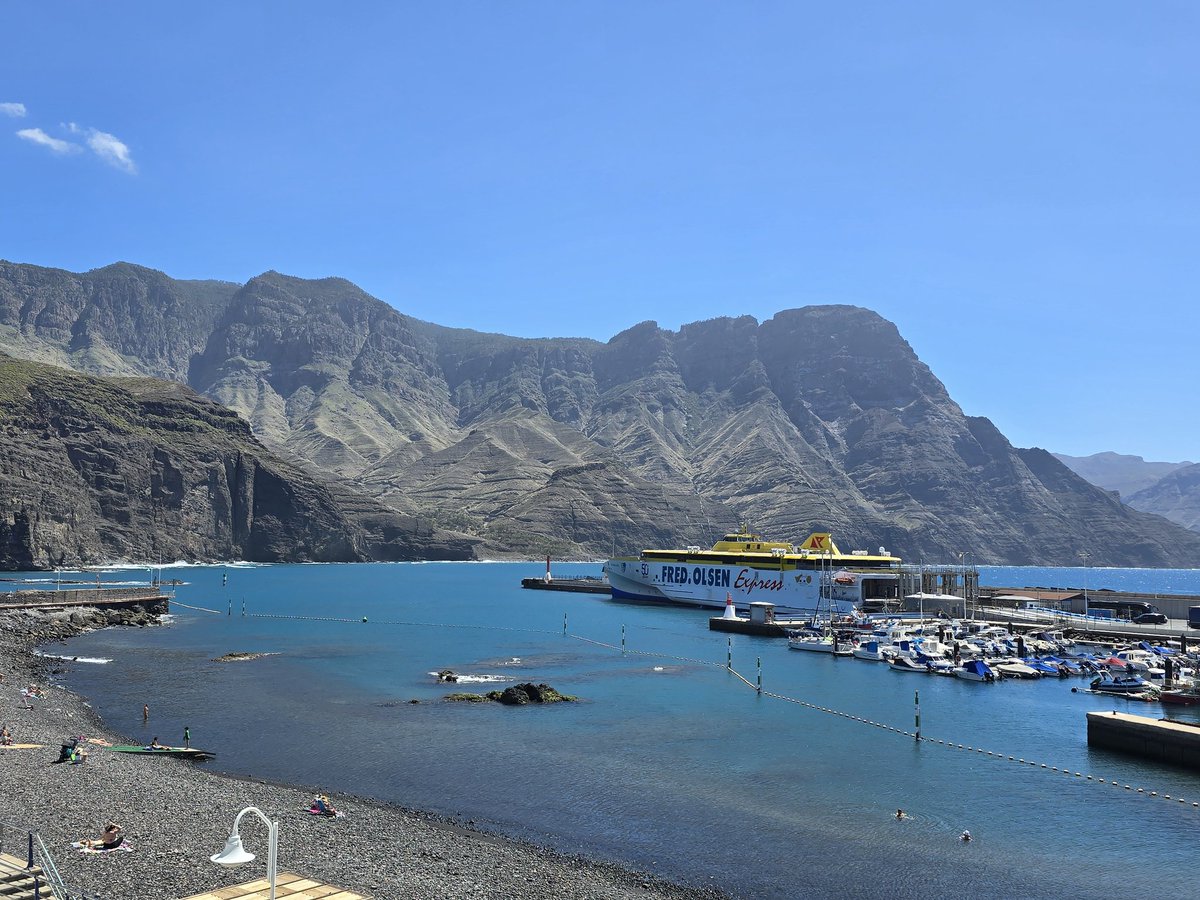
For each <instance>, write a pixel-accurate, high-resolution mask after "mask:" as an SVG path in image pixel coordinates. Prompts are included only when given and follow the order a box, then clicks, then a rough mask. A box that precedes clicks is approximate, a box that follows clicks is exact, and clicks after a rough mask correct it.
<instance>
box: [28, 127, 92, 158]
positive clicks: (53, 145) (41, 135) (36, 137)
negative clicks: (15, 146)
mask: <svg viewBox="0 0 1200 900" xmlns="http://www.w3.org/2000/svg"><path fill="white" fill-rule="evenodd" d="M17 137H19V138H20V139H21V140H23V141H29V142H30V143H31V144H41V145H42V146H43V147H45V148H46V149H48V150H49V151H50V152H51V153H57V154H59V155H60V156H65V155H66V154H68V153H77V152H78V151H79V149H80V147H79V145H78V144H72V143H71V142H70V141H61V140H59V139H58V138H54V137H50V135H48V134H46V132H44V131H42V129H40V128H22V129H21V130H20V131H18V132H17Z"/></svg>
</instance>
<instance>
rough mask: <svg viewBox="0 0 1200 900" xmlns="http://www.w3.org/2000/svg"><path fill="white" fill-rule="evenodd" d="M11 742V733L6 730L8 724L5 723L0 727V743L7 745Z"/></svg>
mask: <svg viewBox="0 0 1200 900" xmlns="http://www.w3.org/2000/svg"><path fill="white" fill-rule="evenodd" d="M12 742H13V740H12V735H11V734H10V733H9V731H8V725H7V724H5V725H4V727H3V728H0V744H4V745H6V746H7V745H8V744H11V743H12Z"/></svg>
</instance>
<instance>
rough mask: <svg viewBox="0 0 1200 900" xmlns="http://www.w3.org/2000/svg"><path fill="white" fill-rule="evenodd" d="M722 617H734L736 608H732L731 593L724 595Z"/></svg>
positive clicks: (735, 616)
mask: <svg viewBox="0 0 1200 900" xmlns="http://www.w3.org/2000/svg"><path fill="white" fill-rule="evenodd" d="M721 618H722V619H736V618H737V610H735V609H734V608H733V594H729V593H727V594H726V595H725V612H724V614H722V616H721Z"/></svg>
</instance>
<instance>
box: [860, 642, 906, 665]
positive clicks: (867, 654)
mask: <svg viewBox="0 0 1200 900" xmlns="http://www.w3.org/2000/svg"><path fill="white" fill-rule="evenodd" d="M851 655H852V656H853V657H854V658H855V659H866V660H870V661H871V662H887V661H888V660H889V659H891V658H892V657H893V656H895V655H896V648H895V647H889V646H886V645H884V644H880V643H879V641H864V642H863V643H861V644H859V645H858V646H857V647H855V648H854V650H853V651H852V652H851Z"/></svg>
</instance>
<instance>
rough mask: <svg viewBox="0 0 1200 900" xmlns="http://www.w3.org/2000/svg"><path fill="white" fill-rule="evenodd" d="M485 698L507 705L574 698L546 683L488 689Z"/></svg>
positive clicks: (554, 701)
mask: <svg viewBox="0 0 1200 900" xmlns="http://www.w3.org/2000/svg"><path fill="white" fill-rule="evenodd" d="M486 696H487V699H489V700H495V701H496V702H497V703H504V704H506V705H508V706H524V705H525V704H527V703H564V702H571V701H573V700H575V699H576V698H575V697H570V696H568V695H566V694H560V693H559V692H558V691H556V690H555V689H554V688H552V687H550V685H548V684H531V683H528V682H527V683H525V684H514V685H510V686H509V687H506V688H505V689H504V690H502V691H490V692H488V694H487V695H486Z"/></svg>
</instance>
